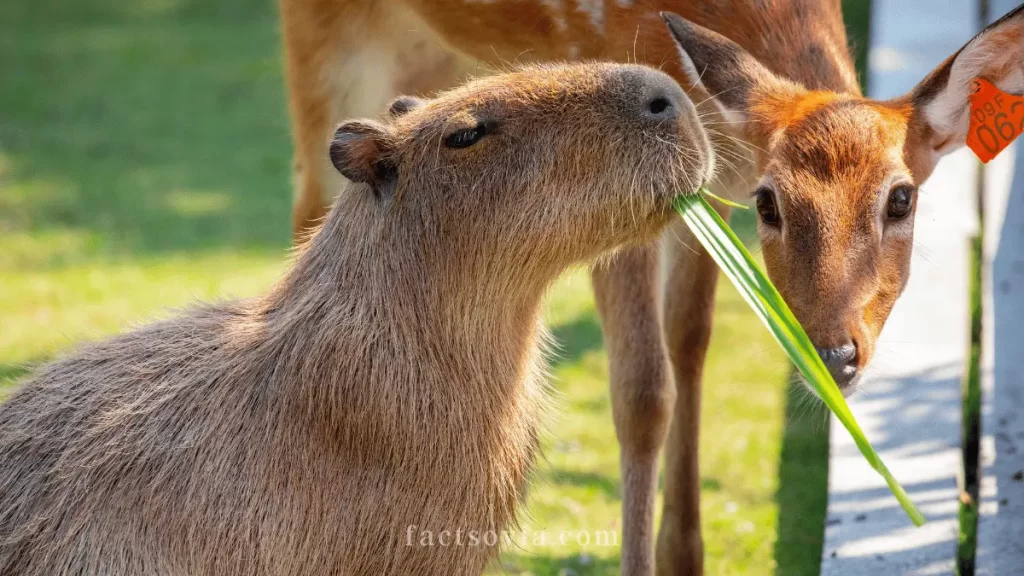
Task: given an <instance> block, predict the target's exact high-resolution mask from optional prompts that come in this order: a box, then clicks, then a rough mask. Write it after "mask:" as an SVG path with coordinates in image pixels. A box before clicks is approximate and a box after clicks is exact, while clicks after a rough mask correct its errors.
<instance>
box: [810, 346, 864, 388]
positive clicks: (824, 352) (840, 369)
mask: <svg viewBox="0 0 1024 576" xmlns="http://www.w3.org/2000/svg"><path fill="white" fill-rule="evenodd" d="M817 350H818V355H819V356H821V360H822V362H824V363H825V367H826V368H828V371H829V372H830V373H831V374H832V378H834V379H835V381H836V384H838V385H839V387H840V388H842V387H843V386H845V385H847V384H849V383H850V382H851V381H852V380H853V379H854V377H856V376H857V372H858V369H857V346H856V344H854V343H852V342H851V343H848V344H844V345H842V346H837V347H835V348H818V349H817Z"/></svg>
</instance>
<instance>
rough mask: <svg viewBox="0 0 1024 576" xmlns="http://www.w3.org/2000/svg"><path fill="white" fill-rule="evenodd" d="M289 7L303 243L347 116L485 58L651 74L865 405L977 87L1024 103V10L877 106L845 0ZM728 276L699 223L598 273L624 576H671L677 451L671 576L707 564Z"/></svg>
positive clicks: (448, 1)
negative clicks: (706, 404) (753, 212)
mask: <svg viewBox="0 0 1024 576" xmlns="http://www.w3.org/2000/svg"><path fill="white" fill-rule="evenodd" d="M281 10H282V17H283V21H284V39H285V51H286V55H287V67H288V83H289V90H290V93H291V111H292V116H293V120H294V135H295V147H296V154H295V169H296V177H297V188H296V194H297V195H296V202H295V208H294V214H293V225H294V230H295V233H296V235H297V237H298V235H301V234H302V232H303V230H305V229H307V228H309V227H312V226H313V225H315V223H316V222H317V221H318V220H319V219H320V218H321V216H322V215H323V213H324V211H325V209H326V208H325V206H326V202H327V201H328V200H329V196H330V195H331V194H334V193H336V192H337V191H338V190H339V189H340V188H341V187H342V186H343V185H344V183H343V182H342V181H340V180H338V179H336V178H335V177H334V175H333V174H332V172H333V170H332V169H331V167H330V164H329V163H328V162H327V159H326V157H325V155H324V152H323V150H324V141H325V139H326V138H327V137H328V136H329V134H330V130H331V127H332V126H333V122H335V121H336V120H337V119H339V118H343V117H346V116H353V115H356V116H358V115H367V114H374V113H379V112H380V111H381V110H382V109H383V106H384V105H385V103H386V102H387V101H388V100H389V99H390V98H392V97H393V96H394V95H395V94H398V93H418V92H429V91H431V90H435V89H437V88H440V87H443V86H446V85H448V84H450V83H452V82H453V81H455V79H457V78H460V77H462V76H463V75H465V74H467V73H470V72H474V71H477V70H479V68H478V67H479V66H480V65H481V63H483V64H484V65H491V66H500V65H502V64H503V63H505V62H508V61H524V60H525V61H549V60H575V59H609V60H617V61H624V60H628V61H634V60H635V61H640V62H646V63H650V64H652V65H655V66H660V67H662V69H664V70H665V71H666V72H668V73H669V74H670V75H672V76H673V77H674V78H676V79H677V80H679V81H680V82H681V83H682V84H683V85H684V86H686V87H688V88H689V89H690V90H691V95H692V96H694V99H695V101H697V102H700V103H701V105H700V106H699V108H700V109H701V111H702V114H703V117H704V119H705V120H706V126H707V127H708V128H709V129H710V132H711V134H712V139H713V141H714V145H715V148H716V153H717V155H718V158H719V159H720V161H721V162H722V163H724V164H731V165H733V168H734V169H733V170H720V171H719V172H720V177H719V179H718V181H716V182H715V183H714V184H713V188H715V189H716V191H717V193H718V194H720V195H723V196H726V197H729V198H733V199H736V198H743V197H745V196H747V195H749V194H750V193H751V192H753V193H754V196H755V197H756V203H757V211H758V214H759V215H760V219H759V224H758V233H759V236H760V239H761V244H762V247H763V250H764V257H765V261H766V265H767V267H768V272H769V274H770V275H771V277H772V279H773V281H774V282H775V283H776V284H777V285H778V287H779V289H780V291H781V292H782V294H783V296H784V297H785V298H786V299H787V301H788V302H789V304H790V306H791V307H792V308H793V310H794V312H795V313H796V315H797V317H798V318H799V320H800V321H801V322H802V323H803V325H804V326H805V328H806V329H807V331H808V333H809V334H810V336H811V338H812V339H813V340H814V342H815V344H816V345H817V346H818V347H819V350H820V353H821V355H822V357H823V359H824V360H825V362H826V363H827V364H828V366H829V367H830V369H831V371H832V372H833V374H834V375H835V377H836V380H837V381H838V382H839V384H840V386H841V387H842V388H843V390H844V392H845V393H847V394H848V393H851V392H852V391H853V389H854V388H855V385H856V382H857V380H858V378H859V375H860V374H861V373H862V371H863V369H864V367H865V366H866V365H867V363H868V362H869V360H870V359H871V357H872V354H873V352H874V347H875V340H876V338H877V336H878V334H879V331H880V330H881V328H882V325H883V323H884V322H885V320H886V318H887V317H888V314H889V311H890V310H891V308H892V306H893V304H894V302H895V300H896V298H897V297H898V295H899V294H900V292H901V291H902V290H903V287H904V285H905V284H906V281H907V277H908V274H909V266H910V253H911V245H912V235H913V226H914V224H913V216H914V213H915V204H916V197H917V194H918V187H919V186H920V184H921V183H923V182H924V181H925V180H926V179H927V178H928V176H929V175H930V174H931V172H932V170H933V169H934V167H935V164H936V163H937V162H938V160H939V159H940V158H941V157H942V156H943V155H945V154H948V153H949V152H952V151H953V150H955V149H957V148H959V147H960V146H961V145H962V144H963V143H964V140H965V137H966V131H967V123H968V116H967V95H968V90H969V85H970V83H971V80H972V79H974V78H975V77H978V76H984V77H986V78H988V79H989V80H992V81H993V82H994V83H995V84H996V85H998V86H999V87H1000V88H1002V89H1003V90H1007V91H1012V92H1018V93H1019V92H1021V91H1024V71H1022V69H1021V62H1022V60H1024V13H1022V11H1021V9H1019V8H1018V9H1017V10H1015V11H1014V12H1013V13H1011V14H1010V15H1008V16H1006V17H1005V18H1003V19H1002V20H1000V21H999V22H997V23H995V24H993V25H992V26H990V27H989V28H987V29H986V30H985V31H984V32H982V33H981V34H979V35H978V36H977V37H976V38H975V39H974V40H972V41H971V42H970V43H968V44H967V45H966V46H965V47H964V48H963V49H961V50H960V51H958V52H957V53H956V54H954V55H953V56H951V57H950V58H949V59H948V60H946V61H945V62H943V63H942V64H941V65H939V66H938V68H936V69H935V70H934V71H933V72H932V73H931V74H929V75H928V77H926V78H924V79H923V80H922V81H921V83H920V84H919V85H918V86H917V87H916V88H914V89H913V90H912V91H911V92H910V93H909V94H907V95H905V96H903V97H901V98H897V99H894V100H891V101H885V102H881V101H872V100H869V99H866V98H864V97H863V96H862V94H861V91H860V88H859V86H858V85H857V79H856V74H855V72H854V66H853V62H852V59H851V57H850V54H849V51H848V47H847V39H846V34H845V31H844V26H843V21H842V14H841V10H840V2H839V0H720V1H716V2H704V1H698V0H617V1H616V2H600V1H597V0H573V1H568V0H564V1H563V0H554V1H547V0H494V1H490V2H478V1H470V0H281ZM660 11H669V12H674V13H678V14H679V15H681V16H682V17H679V16H676V15H667V16H666V17H665V19H666V20H667V21H668V24H669V27H670V29H671V35H670V34H668V33H666V30H665V28H664V21H663V19H662V16H661V15H660ZM680 239H681V241H680ZM683 245H686V246H687V247H686V248H682V246H683ZM694 250H697V251H698V253H697V254H696V255H695V254H694ZM716 277H717V271H716V268H715V265H714V263H713V262H712V261H711V259H710V258H709V256H708V255H707V254H706V253H704V252H703V251H700V250H699V248H697V244H696V242H694V241H693V239H692V236H690V235H689V233H688V231H687V230H686V229H685V227H682V226H676V227H675V228H673V229H671V230H669V231H668V232H667V233H666V234H665V235H664V236H663V241H662V242H661V243H660V244H652V245H650V246H647V247H644V248H638V249H634V250H630V251H627V252H625V253H622V254H620V255H619V256H618V257H617V258H616V259H615V260H614V261H613V262H612V263H611V265H610V266H607V267H601V268H598V269H595V270H594V272H593V280H594V287H595V293H596V297H597V303H598V308H599V311H600V313H601V317H602V324H603V327H604V330H605V334H606V337H607V345H608V352H609V357H610V372H611V390H612V400H613V417H614V420H615V426H616V432H617V435H618V438H619V442H620V447H621V467H622V479H623V492H624V494H623V515H624V520H623V530H624V534H623V550H622V569H623V573H624V574H648V573H650V572H651V571H652V569H653V566H654V563H655V557H654V556H653V555H652V549H653V534H652V526H651V524H652V522H651V518H652V515H653V503H654V496H655V492H656V483H657V469H658V454H659V451H660V448H661V446H662V444H663V443H664V442H665V441H666V438H667V449H666V458H665V468H666V469H665V508H664V513H663V515H662V523H661V529H660V533H659V536H658V546H657V555H656V560H657V565H658V567H659V571H660V572H662V573H666V574H687V575H694V574H700V573H701V572H702V569H703V568H702V566H703V543H702V540H701V535H700V500H699V476H698V469H697V445H698V444H697V433H698V430H699V414H700V410H699V409H700V391H701V372H702V367H703V362H704V357H705V352H706V349H707V345H708V341H709V336H710V329H711V317H712V306H713V295H714V289H715V283H716ZM662 343H664V345H665V348H664V349H665V350H667V352H668V359H667V361H666V358H665V357H664V356H663V351H662V350H663V348H662ZM673 383H674V385H673Z"/></svg>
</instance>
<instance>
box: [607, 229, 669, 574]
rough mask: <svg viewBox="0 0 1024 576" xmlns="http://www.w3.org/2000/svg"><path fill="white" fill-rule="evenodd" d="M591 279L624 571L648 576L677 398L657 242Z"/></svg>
mask: <svg viewBox="0 0 1024 576" xmlns="http://www.w3.org/2000/svg"><path fill="white" fill-rule="evenodd" d="M593 280H594V293H595V296H596V298H597V306H598V310H599V311H600V313H601V322H602V326H603V329H604V333H605V337H606V341H607V346H608V358H609V371H610V376H611V397H612V416H613V418H614V420H615V432H616V435H617V436H618V439H619V449H620V456H619V460H620V466H621V470H622V498H623V502H622V516H623V521H622V574H624V575H627V576H636V575H648V574H652V573H653V571H654V558H653V556H654V550H653V548H654V529H653V518H654V497H655V494H656V491H657V482H658V458H659V456H660V452H661V446H662V444H663V443H664V441H665V433H666V430H667V427H668V420H669V417H670V410H671V407H672V405H673V402H674V398H673V396H674V391H673V389H672V386H671V383H670V382H669V380H668V376H667V373H666V358H665V355H664V352H663V348H662V344H661V328H660V323H659V319H658V306H657V290H658V254H657V246H656V245H651V246H647V247H641V248H633V249H630V250H626V251H623V252H621V253H619V254H618V255H616V256H615V257H614V258H613V259H612V260H611V262H610V263H608V264H607V265H599V266H598V267H596V268H595V269H594V273H593Z"/></svg>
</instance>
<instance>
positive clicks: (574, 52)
mask: <svg viewBox="0 0 1024 576" xmlns="http://www.w3.org/2000/svg"><path fill="white" fill-rule="evenodd" d="M568 51H569V58H571V59H573V60H575V59H577V58H579V57H580V47H579V45H578V44H569V48H568Z"/></svg>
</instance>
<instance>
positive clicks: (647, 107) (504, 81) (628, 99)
mask: <svg viewBox="0 0 1024 576" xmlns="http://www.w3.org/2000/svg"><path fill="white" fill-rule="evenodd" d="M330 155H331V160H332V162H333V163H334V166H335V167H336V168H337V169H338V170H339V171H340V172H341V173H342V174H343V175H344V176H346V177H347V178H349V179H350V180H352V181H354V182H357V183H363V184H365V186H359V187H354V188H350V189H349V191H348V192H346V194H360V195H363V196H364V197H365V201H366V202H372V203H373V204H374V205H375V206H376V207H377V209H376V210H375V211H374V214H375V215H374V216H373V217H374V218H380V219H381V220H382V221H389V222H392V223H395V224H396V225H397V226H399V227H400V228H402V229H404V230H406V231H407V232H405V234H404V235H405V236H406V237H408V238H410V239H413V238H415V239H414V240H413V241H415V242H422V243H424V250H425V251H426V252H429V251H431V250H437V251H443V252H444V253H445V254H446V257H447V258H462V259H474V260H478V261H481V260H486V261H489V262H491V263H492V264H491V266H522V267H523V270H524V273H526V271H527V270H529V269H531V268H536V267H545V268H552V269H558V270H560V269H562V268H564V267H566V266H567V265H570V264H572V263H574V262H577V261H581V260H586V259H589V258H592V257H594V256H596V255H598V254H600V253H601V252H603V251H607V250H609V249H612V248H614V247H617V246H619V245H622V244H625V243H630V242H637V241H643V240H648V239H651V238H653V237H654V235H655V234H656V233H657V232H658V231H659V230H660V228H661V227H662V226H663V225H664V224H665V223H666V222H667V221H668V218H669V217H670V215H671V208H670V203H671V200H672V198H673V197H674V196H676V195H678V194H681V193H690V192H693V191H694V190H695V189H696V188H697V187H699V186H700V185H702V184H703V183H704V182H705V181H706V180H707V179H708V178H709V177H710V175H711V171H712V170H713V157H712V154H711V148H710V145H709V142H708V140H707V138H706V136H705V133H704V131H703V129H702V128H701V126H700V123H699V122H698V119H697V115H696V111H695V109H694V106H693V104H692V103H691V102H690V100H689V98H688V97H687V96H686V94H685V93H684V92H683V90H682V89H681V88H680V87H679V85H678V84H677V83H676V82H675V81H674V80H673V79H672V78H670V77H669V76H667V75H665V74H663V73H661V72H659V71H656V70H654V69H651V68H647V67H643V66H623V65H613V64H595V63H588V64H575V65H550V66H538V67H529V68H524V69H519V70H517V71H514V72H511V73H506V74H499V75H495V76H489V77H485V78H481V79H478V80H475V81H472V82H470V83H468V84H466V85H464V86H462V87H459V88H456V89H454V90H451V91H449V92H445V93H442V94H440V95H439V96H437V97H436V98H434V99H432V100H419V99H416V98H411V97H402V98H399V99H398V100H396V101H395V102H394V103H393V104H392V106H391V111H390V115H389V117H388V118H387V119H386V120H383V121H373V120H353V121H349V122H345V123H343V124H341V125H340V126H339V127H338V129H337V131H336V133H335V135H334V138H333V141H332V142H331V144H330Z"/></svg>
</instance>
